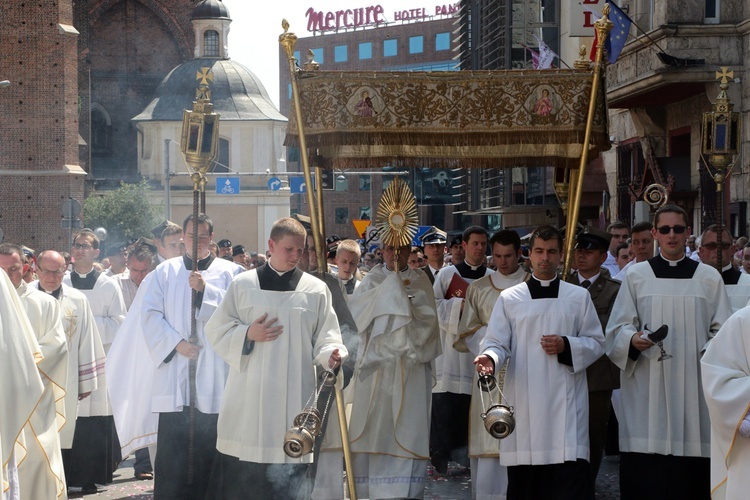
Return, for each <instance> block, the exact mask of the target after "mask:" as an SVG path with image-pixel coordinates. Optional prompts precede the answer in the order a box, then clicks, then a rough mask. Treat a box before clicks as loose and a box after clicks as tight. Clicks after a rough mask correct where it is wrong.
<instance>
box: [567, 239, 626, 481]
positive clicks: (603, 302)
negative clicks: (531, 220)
mask: <svg viewBox="0 0 750 500" xmlns="http://www.w3.org/2000/svg"><path fill="white" fill-rule="evenodd" d="M633 234H635V233H633ZM611 237H612V235H611V234H610V233H605V232H604V231H600V230H598V229H596V228H593V227H591V226H586V227H585V228H584V229H583V231H581V232H579V233H578V235H577V236H576V245H575V256H574V257H575V261H576V264H577V266H578V270H577V271H576V272H574V273H573V274H571V275H569V276H568V278H567V279H566V281H568V282H569V283H573V284H575V285H580V286H582V287H583V288H586V289H587V290H588V291H589V295H591V300H592V301H593V303H594V307H595V308H596V314H597V316H598V317H599V323H600V325H601V328H602V334H603V333H604V330H605V328H606V327H607V321H609V315H610V313H611V312H612V306H613V305H614V303H615V299H616V298H617V292H618V291H620V282H619V281H615V280H613V279H612V278H611V277H610V275H609V271H608V270H607V269H606V268H604V267H601V266H602V264H604V261H605V260H606V259H607V251H608V248H609V241H610V238H611ZM586 380H587V381H588V388H589V449H590V450H591V453H590V457H591V458H590V460H589V464H590V468H591V493H592V495H593V493H594V488H595V486H596V476H597V475H598V474H599V466H600V465H601V462H602V454H603V451H604V445H605V443H606V441H607V422H608V421H609V416H610V406H611V401H612V391H613V390H614V389H619V388H620V370H619V369H618V368H617V366H615V365H614V364H613V363H612V362H611V361H610V360H609V359H608V358H607V356H606V355H604V356H602V357H601V358H599V359H597V360H596V361H594V363H593V364H592V365H591V366H589V367H588V368H587V369H586Z"/></svg>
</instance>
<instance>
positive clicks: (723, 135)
mask: <svg viewBox="0 0 750 500" xmlns="http://www.w3.org/2000/svg"><path fill="white" fill-rule="evenodd" d="M714 149H715V150H716V151H725V150H726V149H727V124H726V123H716V124H715V131H714Z"/></svg>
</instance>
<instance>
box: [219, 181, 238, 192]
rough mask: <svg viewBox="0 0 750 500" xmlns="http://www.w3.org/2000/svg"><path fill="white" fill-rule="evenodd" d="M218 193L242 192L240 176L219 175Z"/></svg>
mask: <svg viewBox="0 0 750 500" xmlns="http://www.w3.org/2000/svg"><path fill="white" fill-rule="evenodd" d="M216 194H240V178H239V177H217V178H216Z"/></svg>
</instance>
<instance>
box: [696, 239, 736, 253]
mask: <svg viewBox="0 0 750 500" xmlns="http://www.w3.org/2000/svg"><path fill="white" fill-rule="evenodd" d="M701 246H702V247H703V248H705V249H706V250H708V251H709V252H713V251H714V250H716V249H717V248H719V244H718V243H716V242H715V241H712V242H711V243H703V244H702V245H701ZM731 246H732V244H731V243H729V242H728V241H722V242H721V249H722V250H726V249H728V248H729V247H731Z"/></svg>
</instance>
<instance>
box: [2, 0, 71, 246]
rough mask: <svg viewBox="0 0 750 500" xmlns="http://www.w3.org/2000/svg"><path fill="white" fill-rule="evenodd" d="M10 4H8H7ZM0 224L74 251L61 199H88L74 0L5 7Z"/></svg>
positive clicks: (15, 238)
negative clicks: (80, 149)
mask: <svg viewBox="0 0 750 500" xmlns="http://www.w3.org/2000/svg"><path fill="white" fill-rule="evenodd" d="M6 7H7V8H6ZM0 11H1V12H2V14H3V22H2V24H0V40H2V47H3V57H1V58H0V80H2V81H6V80H7V81H8V82H9V83H6V84H4V85H0V109H2V111H3V117H4V120H3V127H2V135H1V136H0V137H1V140H0V183H1V184H0V186H2V189H0V193H2V196H0V230H2V232H3V240H4V241H8V242H13V243H21V244H26V245H28V246H29V247H32V248H34V249H35V250H44V249H48V248H55V249H60V250H68V249H69V243H68V230H66V229H63V228H62V227H61V220H60V219H61V212H62V206H63V204H64V203H66V201H67V200H68V199H69V198H72V199H74V200H76V201H77V202H82V201H83V189H84V178H85V175H86V172H85V171H84V170H83V169H82V168H81V165H80V164H79V160H78V145H79V137H78V118H79V114H78V113H79V110H78V75H77V71H78V54H77V44H78V31H77V30H76V28H74V23H73V0H56V1H55V2H3V8H2V9H1V10H0Z"/></svg>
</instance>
